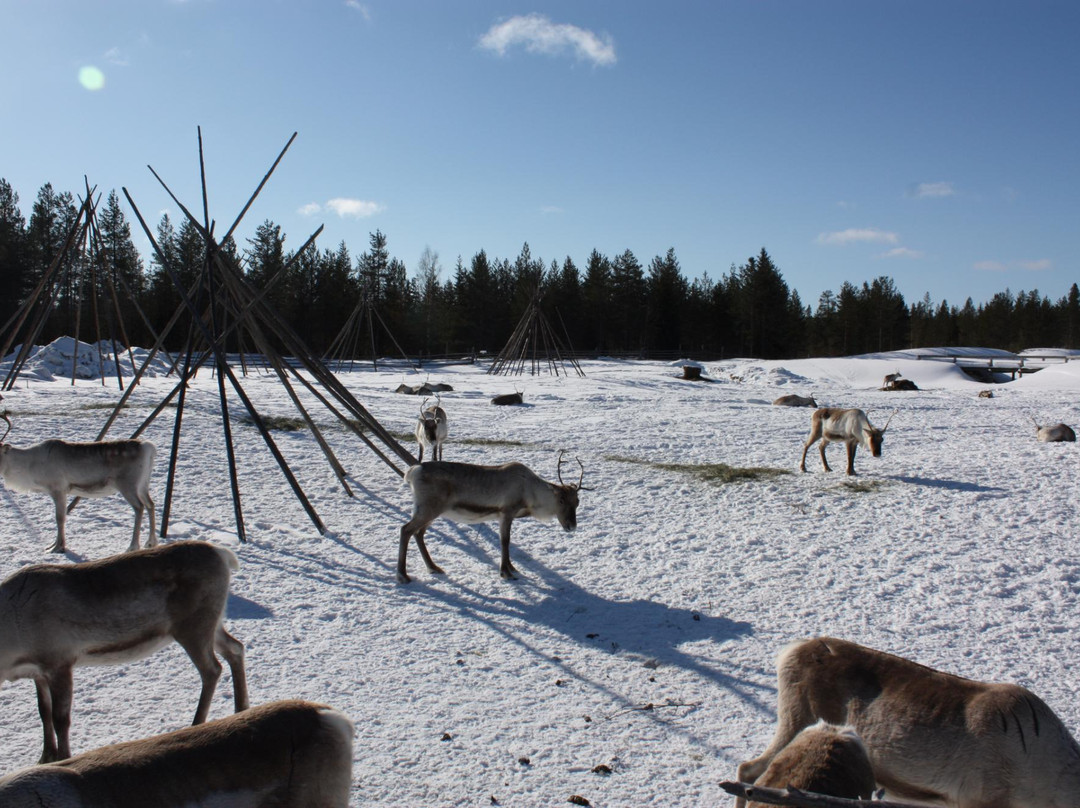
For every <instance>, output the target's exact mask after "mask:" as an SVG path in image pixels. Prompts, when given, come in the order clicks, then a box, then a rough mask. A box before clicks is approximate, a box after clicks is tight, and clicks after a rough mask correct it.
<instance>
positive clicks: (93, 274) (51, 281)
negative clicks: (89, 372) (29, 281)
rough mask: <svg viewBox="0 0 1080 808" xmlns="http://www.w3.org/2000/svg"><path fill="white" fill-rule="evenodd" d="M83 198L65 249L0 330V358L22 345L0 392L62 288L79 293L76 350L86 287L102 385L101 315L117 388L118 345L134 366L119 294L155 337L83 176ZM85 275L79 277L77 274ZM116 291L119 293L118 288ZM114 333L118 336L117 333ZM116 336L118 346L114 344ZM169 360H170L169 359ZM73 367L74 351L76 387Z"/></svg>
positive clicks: (17, 370) (23, 361)
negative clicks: (115, 260)
mask: <svg viewBox="0 0 1080 808" xmlns="http://www.w3.org/2000/svg"><path fill="white" fill-rule="evenodd" d="M83 181H84V183H85V184H86V196H85V198H83V199H82V200H81V204H80V205H79V210H78V213H77V214H76V216H75V221H74V222H72V225H71V228H70V229H69V231H68V234H67V238H66V239H65V240H64V245H63V247H62V248H61V249H60V251H59V252H58V253H57V254H56V257H55V258H54V259H53V261H52V264H50V265H49V268H48V269H46V270H45V272H44V273H42V276H41V278H40V279H39V280H38V282H37V285H36V286H35V287H34V289H33V290H32V291H31V293H30V294H29V296H27V298H26V300H24V301H23V303H22V305H21V306H19V308H18V309H17V310H16V312H15V313H14V314H13V315H12V316H11V317H10V318H9V319H8V321H7V322H6V323H4V325H3V326H2V327H0V334H2V335H4V336H3V338H2V342H0V345H2V347H0V358H3V357H5V356H7V355H8V351H10V350H11V346H12V345H14V344H15V342H16V341H21V347H20V348H19V352H18V355H17V356H16V357H15V359H14V361H13V362H12V363H11V367H10V368H9V369H8V372H7V375H5V376H4V379H3V381H2V382H0V390H11V389H12V388H13V387H14V385H15V382H16V381H17V380H18V378H19V375H20V373H21V372H22V370H23V367H24V366H25V364H26V361H27V360H28V359H29V358H30V351H31V350H33V347H34V345H35V344H36V343H37V341H38V338H39V337H40V335H41V332H42V330H43V329H44V328H45V325H46V324H47V323H48V320H49V316H50V315H51V314H52V313H53V311H54V309H55V308H56V305H57V301H58V300H59V297H60V293H61V291H62V290H63V289H65V288H70V287H71V286H74V287H75V288H77V290H78V294H77V295H76V298H75V323H74V333H73V335H72V336H73V337H74V339H75V344H76V346H78V343H79V337H80V328H81V319H82V308H83V302H84V299H85V296H86V295H87V287H88V286H89V299H90V311H91V315H92V317H93V321H94V322H93V327H94V343H95V346H96V347H97V352H98V368H99V370H100V373H99V375H100V378H101V384H102V386H104V385H105V357H104V353H103V351H102V343H103V342H104V340H103V339H102V328H101V320H102V316H103V315H104V318H105V321H106V326H107V327H108V341H109V343H110V344H111V346H112V356H113V365H114V367H115V369H116V382H117V384H118V385H119V387H120V389H121V390H123V389H124V375H123V370H122V369H121V366H120V354H121V346H123V349H125V350H126V351H127V353H128V359H129V361H130V362H131V367H132V368H134V367H135V357H134V355H133V353H132V350H131V341H130V340H129V339H128V336H127V329H126V328H125V327H124V318H123V316H122V315H121V312H120V299H121V295H120V292H122V293H123V297H124V299H125V300H127V301H128V302H130V303H131V304H132V305H133V306H134V308H135V310H136V311H137V312H138V314H139V317H141V318H142V321H143V325H145V326H146V328H147V330H149V332H150V333H151V334H152V335H154V336H155V337H156V332H155V331H154V327H153V326H152V325H151V324H150V320H149V319H148V318H147V316H146V314H145V312H143V310H142V308H141V307H140V306H139V303H138V300H137V299H136V296H135V293H134V292H133V291H132V290H131V288H130V287H129V286H128V285H127V282H126V281H125V280H124V278H123V276H122V275H120V274H119V273H118V272H117V271H116V267H115V265H114V264H113V262H112V260H111V258H110V256H109V251H108V248H107V247H106V245H105V240H104V239H103V238H102V235H101V231H100V229H99V228H98V224H97V206H98V204H99V203H100V202H101V195H100V194H98V195H97V199H96V200H95V198H94V193H95V192H96V190H97V188H96V186H95V187H94V188H91V187H90V182H89V180H87V179H86V178H85V177H83ZM80 269H82V270H84V272H83V273H82V274H79V272H78V270H80ZM99 278H100V279H102V280H103V281H104V286H105V287H106V291H107V293H108V294H107V296H106V298H105V299H104V300H102V299H101V297H102V294H103V290H102V284H101V283H99ZM118 286H119V287H121V289H120V292H118V291H117V287H118ZM118 331H119V334H118V333H117V332H118ZM118 337H119V340H120V345H118V344H117V338H118ZM171 359H172V357H170V360H171ZM77 363H78V351H76V352H75V356H73V357H72V361H71V383H72V384H75V372H76V368H77Z"/></svg>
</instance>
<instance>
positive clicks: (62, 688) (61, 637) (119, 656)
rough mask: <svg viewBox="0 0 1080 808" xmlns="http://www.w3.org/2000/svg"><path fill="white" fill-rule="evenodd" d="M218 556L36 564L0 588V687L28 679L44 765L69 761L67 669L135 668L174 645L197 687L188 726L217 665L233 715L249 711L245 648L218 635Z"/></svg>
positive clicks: (198, 547) (221, 589) (223, 581)
mask: <svg viewBox="0 0 1080 808" xmlns="http://www.w3.org/2000/svg"><path fill="white" fill-rule="evenodd" d="M238 567H239V563H238V562H237V560H236V556H235V555H233V553H232V552H231V551H230V550H228V549H227V548H224V547H218V546H215V545H213V544H208V543H206V542H198V541H185V542H176V543H173V544H167V545H162V546H161V547H154V548H149V549H145V550H136V551H134V552H129V553H124V554H123V555H118V556H113V557H111V558H106V559H102V560H100V561H88V562H85V563H82V564H36V565H34V566H30V567H24V568H23V569H21V570H19V571H18V572H16V573H15V574H14V575H12V576H10V577H9V578H7V579H6V580H5V581H3V582H2V583H0V682H5V681H13V680H15V679H33V680H34V685H35V687H36V689H37V699H38V711H39V712H40V714H41V722H42V724H43V727H44V732H45V747H44V750H43V751H42V754H41V762H43V763H47V762H49V761H53V760H60V759H62V758H66V757H69V756H70V755H71V750H70V747H69V744H68V730H69V728H70V726H71V701H72V669H73V668H75V667H77V666H80V665H113V664H117V663H120V662H129V661H131V660H135V659H141V658H143V657H145V656H148V655H149V654H151V653H153V652H154V651H156V650H158V649H159V648H162V647H164V646H165V645H168V644H169V642H171V641H172V640H175V641H176V642H177V643H179V644H180V646H181V647H182V648H183V649H184V650H185V651H186V652H187V654H188V656H190V657H191V661H192V662H193V663H195V667H196V668H197V669H198V671H199V676H200V677H201V679H202V691H201V692H200V694H199V704H198V707H197V708H196V710H195V720H194V721H193V722H192V723H194V724H201V723H202V722H203V721H205V720H206V716H207V714H208V713H209V711H210V701H211V699H212V698H213V696H214V690H215V688H216V687H217V681H218V678H219V677H220V676H221V663H220V662H218V660H217V658H216V657H215V656H214V652H215V651H216V652H217V653H218V654H220V655H221V656H222V657H224V659H225V661H226V662H228V663H229V669H230V670H231V672H232V679H233V695H234V699H235V703H236V710H237V712H239V711H240V710H243V709H246V708H247V706H248V695H247V679H246V676H245V673H244V646H243V644H242V643H241V642H240V641H239V640H237V639H236V638H235V637H233V636H232V635H231V634H229V632H227V631H226V630H225V627H224V626H223V625H222V621H223V620H224V617H225V602H226V600H227V598H228V596H229V578H230V576H231V573H232V571H233V570H235V569H237V568H238Z"/></svg>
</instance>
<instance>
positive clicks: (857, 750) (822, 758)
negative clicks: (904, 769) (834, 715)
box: [749, 721, 875, 808]
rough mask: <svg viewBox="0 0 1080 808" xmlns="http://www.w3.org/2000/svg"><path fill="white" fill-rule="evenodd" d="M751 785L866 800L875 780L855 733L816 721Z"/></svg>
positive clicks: (758, 805) (761, 806)
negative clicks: (795, 789) (794, 789)
mask: <svg viewBox="0 0 1080 808" xmlns="http://www.w3.org/2000/svg"><path fill="white" fill-rule="evenodd" d="M754 785H755V786H761V787H764V788H797V789H799V790H800V791H812V792H814V793H815V794H827V795H828V796H830V797H844V798H846V799H851V800H869V799H870V798H871V797H872V796H873V793H874V787H875V781H874V770H873V768H872V767H871V765H870V758H869V757H868V756H867V754H866V747H865V746H864V745H863V742H862V739H861V738H860V737H859V735H858V733H857V732H855V730H854V729H852V728H851V727H839V726H836V725H835V724H829V723H827V722H826V721H818V722H817V723H816V724H813V725H811V726H809V727H805V728H803V729H802V730H801V731H800V732H799V734H798V735H796V736H795V737H794V738H792V739H791V740H790V741H789V742H788V744H787V746H785V747H784V748H783V749H781V750H780V751H779V752H778V753H777V755H776V757H774V758H773V759H772V761H771V762H770V763H769V767H768V768H767V769H765V772H764V773H763V774H762V775H761V776H760V777H759V778H757V780H755V781H754ZM749 808H765V803H762V802H753V801H751V802H750V803H749Z"/></svg>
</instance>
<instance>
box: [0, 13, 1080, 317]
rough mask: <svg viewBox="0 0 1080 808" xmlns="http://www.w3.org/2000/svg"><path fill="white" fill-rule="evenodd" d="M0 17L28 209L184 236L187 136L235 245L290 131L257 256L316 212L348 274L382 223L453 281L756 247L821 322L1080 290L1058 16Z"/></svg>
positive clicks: (696, 258) (1074, 118) (704, 256)
mask: <svg viewBox="0 0 1080 808" xmlns="http://www.w3.org/2000/svg"><path fill="white" fill-rule="evenodd" d="M0 19H2V20H3V21H4V22H3V25H4V30H5V34H6V36H5V38H4V40H5V41H4V47H3V48H0V77H2V78H0V109H3V111H4V115H3V119H4V126H3V127H0V160H2V162H0V176H2V177H4V178H5V179H7V180H8V181H9V182H10V183H11V184H12V185H13V186H14V188H15V190H16V191H17V192H18V193H19V196H20V207H21V208H22V210H23V213H24V214H25V215H27V216H29V213H30V209H31V206H32V204H33V201H34V198H35V196H36V194H37V191H38V189H39V188H40V187H41V185H42V184H44V183H45V182H51V183H52V184H53V186H54V187H55V188H56V189H57V190H70V191H73V192H77V191H79V190H80V189H81V187H82V184H83V176H84V175H87V176H88V177H89V179H90V181H91V183H92V184H96V185H97V186H98V187H99V188H100V189H102V190H104V191H106V192H107V191H108V190H109V189H114V188H115V189H116V190H117V191H118V192H119V191H120V188H121V187H126V188H127V189H128V190H129V192H130V193H131V195H132V198H133V199H134V200H135V203H136V204H137V205H138V206H139V209H140V210H141V211H142V213H143V215H144V216H145V217H146V218H147V219H148V220H149V221H150V222H151V226H155V227H156V224H157V221H158V220H159V219H160V216H161V214H162V212H164V211H169V213H170V215H171V216H173V218H174V220H177V219H178V216H179V213H178V211H177V210H176V208H175V206H174V205H173V204H172V203H171V201H170V200H169V198H168V196H167V195H166V194H165V192H164V190H163V189H162V188H161V187H160V185H158V183H157V181H156V180H154V178H153V177H152V175H151V174H150V171H149V170H148V168H147V166H148V165H149V166H152V167H153V168H154V169H155V170H156V171H157V172H158V173H159V174H160V175H161V177H162V178H163V179H164V180H165V181H166V182H167V183H168V184H169V186H170V187H171V188H172V189H173V191H174V192H175V193H176V194H177V196H178V197H179V199H180V200H181V201H182V202H184V203H185V204H186V205H188V206H189V207H190V208H192V209H198V210H201V195H200V190H199V175H198V151H197V145H198V144H197V139H196V127H197V126H201V127H202V133H203V141H204V148H205V152H206V166H207V183H208V188H209V203H210V214H211V217H212V218H214V219H216V220H217V221H218V223H219V224H218V226H219V228H222V229H224V227H226V226H228V225H229V224H231V223H232V222H233V220H234V219H235V217H236V216H237V214H239V212H240V210H241V208H242V207H243V205H244V203H245V202H246V201H247V198H248V196H249V195H250V194H251V192H252V191H253V190H254V189H255V187H256V186H257V185H258V183H259V181H260V180H261V179H262V177H263V175H264V174H265V172H266V171H267V169H268V168H269V167H270V165H271V163H272V162H273V160H274V158H275V157H276V156H277V153H278V152H279V151H280V149H281V148H282V147H283V146H284V145H285V143H286V141H287V140H288V138H289V137H290V135H291V134H292V133H293V132H294V131H295V132H298V133H299V135H298V137H297V139H296V141H295V143H294V144H293V146H292V147H291V148H290V150H289V152H288V154H287V155H286V156H285V159H284V160H283V162H282V163H281V165H280V166H279V168H278V169H277V171H276V172H275V174H274V176H273V177H272V178H271V179H270V182H269V183H268V185H267V186H266V188H265V189H264V190H263V192H262V194H261V195H260V196H259V199H258V200H257V201H256V203H255V205H254V206H253V207H252V209H251V210H250V211H249V212H248V214H247V215H246V216H245V218H244V221H243V223H242V224H241V226H240V228H239V230H238V234H239V236H240V242H241V244H242V245H243V244H244V240H245V239H246V238H248V237H250V236H251V235H252V234H253V233H254V230H255V228H256V227H257V226H258V225H259V224H260V223H261V222H263V221H264V220H267V219H269V220H272V221H274V222H275V223H277V224H280V225H281V226H282V228H283V230H284V231H285V233H286V234H287V237H288V240H287V242H286V246H287V247H293V248H295V247H298V246H299V245H300V244H302V243H303V241H304V240H305V239H306V238H307V237H308V236H309V235H310V234H311V233H312V232H314V231H315V229H316V228H317V227H318V226H319V225H320V224H322V225H325V230H324V231H323V233H322V235H321V236H320V237H319V240H318V242H317V244H318V245H319V247H320V248H336V247H337V245H338V244H339V243H340V242H341V241H344V242H345V243H346V244H347V245H348V246H349V248H350V250H351V251H352V253H353V255H354V256H358V255H359V254H360V253H361V252H363V251H364V250H366V249H367V247H368V236H369V234H370V233H371V232H372V231H374V230H376V229H380V230H382V232H383V233H385V234H386V236H387V238H388V240H389V248H390V252H391V254H392V255H394V256H396V257H398V258H400V259H401V260H402V261H404V262H405V264H406V266H407V267H409V269H410V271H413V270H414V269H415V268H416V265H417V263H418V259H419V258H420V256H421V253H422V252H423V251H424V249H425V248H429V249H430V250H433V251H435V252H436V253H437V254H438V256H439V262H440V264H441V266H442V267H443V277H444V278H446V277H450V275H451V273H452V271H453V267H454V264H455V263H456V261H457V258H458V256H461V258H462V259H463V261H465V262H466V263H468V262H469V260H470V259H471V258H472V256H473V255H474V254H475V253H476V252H478V251H479V250H481V249H484V250H486V251H487V253H488V255H489V256H491V257H498V258H509V259H513V258H515V257H516V256H517V255H518V253H519V252H520V250H521V247H522V245H523V244H524V243H525V242H528V243H529V246H530V250H531V253H532V255H533V257H534V258H536V257H539V258H543V259H544V260H545V261H546V262H547V263H548V264H550V263H551V261H552V259H556V260H558V261H559V262H560V263H561V262H562V260H563V259H564V258H565V257H566V256H570V257H571V258H572V259H573V260H574V261H575V262H576V263H577V265H578V266H579V267H581V268H583V267H584V265H585V262H586V260H587V258H588V255H589V253H590V252H591V250H592V249H594V248H595V249H597V250H599V251H600V252H602V253H604V254H606V255H608V256H611V257H614V256H616V255H618V254H620V253H622V252H623V251H625V250H627V249H629V250H631V251H633V252H634V254H635V255H636V256H637V258H638V259H639V261H641V263H642V264H643V265H648V263H649V261H651V260H652V258H653V257H654V256H656V255H663V254H664V253H666V251H667V250H668V248H674V249H675V253H676V256H677V257H678V259H679V261H680V264H681V266H682V268H683V272H684V273H685V274H686V275H687V276H688V277H690V278H694V277H697V276H700V275H701V274H702V273H708V274H709V275H710V276H711V277H713V278H714V279H717V278H719V277H721V276H722V275H723V274H724V273H725V272H727V271H728V270H729V269H730V267H731V266H732V264H741V263H743V262H744V261H745V260H746V259H747V258H748V257H749V256H751V255H754V254H756V253H757V252H758V251H759V250H760V249H761V248H762V247H765V248H766V249H767V250H768V251H769V253H770V254H771V256H772V257H773V260H774V261H775V262H776V264H777V265H778V266H779V268H780V270H781V272H782V273H783V275H784V277H785V279H786V280H787V281H788V283H789V285H790V286H792V287H793V288H795V289H797V290H798V292H799V294H800V296H801V297H802V299H803V302H804V303H806V304H810V305H812V306H816V304H817V300H818V297H819V295H820V294H821V292H822V291H824V290H825V289H832V290H833V291H836V290H838V289H839V287H840V284H841V283H842V282H843V281H845V280H849V281H852V282H854V283H856V284H861V283H862V282H863V281H869V280H872V279H873V278H875V277H877V276H879V275H888V276H890V277H892V278H893V279H894V280H895V282H896V284H897V287H898V288H899V289H900V291H901V292H902V293H903V294H904V296H905V298H906V299H907V300H908V302H909V303H910V302H915V301H916V300H918V299H920V298H921V297H922V296H923V294H924V293H926V292H929V293H930V296H931V298H932V299H933V300H934V302H935V303H938V302H940V301H941V300H942V299H947V300H948V301H949V302H950V303H953V304H962V303H963V301H964V299H965V298H967V297H968V296H970V297H972V298H973V299H974V300H975V301H976V302H977V303H978V302H983V301H985V300H987V299H989V297H990V296H992V295H993V294H994V293H995V292H999V291H1003V290H1004V289H1005V288H1010V289H1011V290H1012V291H1013V292H1016V291H1018V290H1020V289H1026V290H1031V289H1034V288H1037V289H1038V290H1039V291H1040V292H1041V293H1042V294H1043V295H1046V296H1050V297H1051V298H1054V299H1057V298H1058V297H1060V296H1062V295H1064V294H1066V292H1067V291H1068V288H1069V286H1070V285H1071V284H1072V283H1073V282H1074V281H1080V272H1077V269H1078V261H1077V258H1078V250H1077V232H1078V225H1080V216H1078V213H1080V204H1078V201H1077V187H1078V179H1080V177H1078V173H1080V171H1078V167H1080V159H1078V158H1077V148H1078V144H1080V93H1078V84H1080V55H1078V54H1080V48H1078V47H1077V44H1076V43H1077V42H1080V6H1078V5H1077V4H1075V3H1073V2H1053V3H1051V2H1038V1H1037V0H1036V1H1035V2H1030V1H1028V2H1021V0H1016V2H995V0H979V1H978V2H951V1H950V0H933V1H932V2H926V1H924V0H906V1H905V2H879V1H877V0H873V1H871V2H868V1H867V0H852V1H851V2H846V1H845V2H839V1H837V2H834V1H832V0H820V1H819V0H784V2H779V1H778V2H773V1H772V0H710V1H709V2H672V3H646V2H637V1H636V0H595V2H588V1H585V0H579V1H578V2H529V3H519V2H494V1H491V2H450V1H449V0H424V1H421V0H416V1H415V2H413V1H412V0H348V1H346V0H320V1H319V2H315V1H314V0H313V1H312V2H285V0H258V1H256V0H187V1H186V2H179V1H178V0H112V1H111V2H104V1H102V2H86V0H79V2H74V1H72V0H35V2H24V0H0ZM86 68H91V70H90V71H87V70H86ZM94 71H97V72H94ZM80 76H82V77H83V82H81V81H80ZM87 77H89V80H87ZM95 77H97V81H96V82H95V80H94V79H95ZM98 84H100V86H97V85H98ZM87 85H88V86H87ZM124 207H125V213H126V214H127V215H128V218H129V219H130V220H131V221H132V224H133V228H134V229H135V231H136V243H137V245H138V246H139V247H140V249H144V250H145V249H147V248H148V245H147V243H146V240H145V238H144V237H143V236H142V235H141V233H139V231H138V227H137V224H136V223H135V218H134V215H133V214H132V212H131V210H130V209H129V208H128V207H127V205H126V203H125V206H124ZM219 232H220V231H219Z"/></svg>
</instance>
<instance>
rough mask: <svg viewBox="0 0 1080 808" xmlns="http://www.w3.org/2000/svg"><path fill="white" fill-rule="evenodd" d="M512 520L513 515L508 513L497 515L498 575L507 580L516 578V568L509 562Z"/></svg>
mask: <svg viewBox="0 0 1080 808" xmlns="http://www.w3.org/2000/svg"><path fill="white" fill-rule="evenodd" d="M513 522H514V517H513V516H511V515H510V514H508V513H504V514H503V515H502V516H501V517H499V544H500V545H501V550H502V560H501V562H500V564H499V575H500V576H502V577H503V578H505V579H506V580H508V581H512V580H514V579H516V578H517V575H516V574H515V573H517V568H516V567H514V565H513V564H511V563H510V525H512V524H513Z"/></svg>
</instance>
